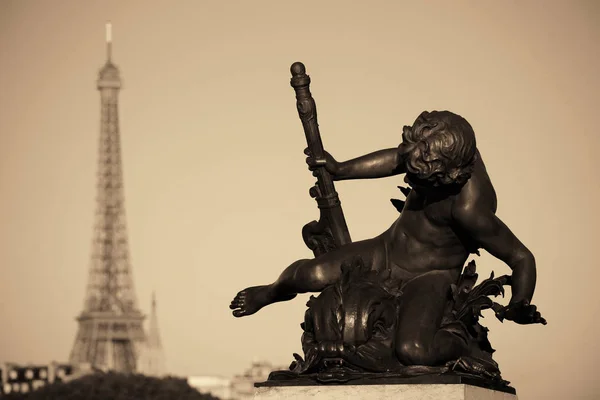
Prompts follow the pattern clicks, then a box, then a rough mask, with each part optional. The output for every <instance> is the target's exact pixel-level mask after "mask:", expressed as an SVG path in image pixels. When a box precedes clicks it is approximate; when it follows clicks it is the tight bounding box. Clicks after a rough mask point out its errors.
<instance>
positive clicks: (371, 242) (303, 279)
mask: <svg viewBox="0 0 600 400" xmlns="http://www.w3.org/2000/svg"><path fill="white" fill-rule="evenodd" d="M356 256H361V257H362V259H363V261H364V263H365V264H367V265H371V267H372V268H374V269H379V268H382V267H384V266H385V262H386V257H385V245H384V243H383V239H382V238H381V237H376V238H374V239H368V240H363V241H360V242H354V243H349V244H347V245H345V246H342V247H340V248H339V249H336V250H333V251H331V252H329V253H325V254H323V255H321V256H319V257H316V258H314V259H312V260H308V259H306V260H298V261H296V262H294V263H293V264H292V265H290V266H289V267H287V268H286V269H285V270H284V271H283V273H282V274H281V276H279V278H278V279H277V280H276V281H275V282H274V283H272V284H270V285H263V286H254V287H249V288H247V289H244V290H242V291H241V292H239V293H238V294H237V296H236V297H235V298H234V299H233V301H232V302H231V305H230V306H229V308H231V309H232V310H234V311H233V315H234V316H236V317H243V316H246V315H251V314H254V313H255V312H257V311H258V310H260V309H261V308H263V307H264V306H266V305H269V304H272V303H276V302H279V301H286V300H291V299H293V298H294V297H296V295H297V294H298V293H308V292H320V291H321V290H323V289H324V288H326V287H327V286H329V285H331V284H333V283H335V282H336V281H337V280H338V279H339V278H340V275H341V265H342V263H343V262H344V261H347V260H350V259H352V258H354V257H356Z"/></svg>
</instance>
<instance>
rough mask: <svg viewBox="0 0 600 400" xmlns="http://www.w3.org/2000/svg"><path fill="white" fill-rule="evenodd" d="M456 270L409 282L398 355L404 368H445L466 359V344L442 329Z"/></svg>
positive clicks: (401, 311)
mask: <svg viewBox="0 0 600 400" xmlns="http://www.w3.org/2000/svg"><path fill="white" fill-rule="evenodd" d="M458 273H460V271H456V270H436V271H431V272H427V273H425V274H423V275H420V276H418V277H416V278H414V279H412V280H411V281H409V282H407V283H406V285H405V286H404V287H403V289H402V302H401V305H400V309H399V315H398V316H399V319H398V329H397V332H396V355H397V357H398V359H399V360H400V362H401V363H403V364H404V365H427V366H436V365H442V364H444V363H446V362H448V361H451V360H456V359H458V358H459V357H461V356H463V355H465V352H466V350H467V343H466V342H465V341H464V340H463V339H461V338H460V337H459V336H456V335H454V334H452V333H450V332H448V331H446V330H443V329H440V326H441V322H442V318H443V316H444V312H445V308H446V305H447V303H448V300H449V296H448V293H449V290H450V285H451V284H453V283H455V282H456V279H457V274H458Z"/></svg>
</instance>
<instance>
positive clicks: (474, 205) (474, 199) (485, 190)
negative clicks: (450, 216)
mask: <svg viewBox="0 0 600 400" xmlns="http://www.w3.org/2000/svg"><path fill="white" fill-rule="evenodd" d="M496 205H497V199H496V191H495V190H494V186H493V185H492V182H491V180H490V177H489V175H488V173H487V170H486V168H485V164H484V163H483V159H482V158H481V155H480V154H479V151H477V160H476V161H475V166H474V168H473V172H472V173H471V177H470V178H469V180H468V181H467V182H466V183H465V184H464V185H463V187H462V188H461V189H460V191H459V193H458V194H457V195H456V196H455V197H454V202H453V212H473V211H475V210H478V209H481V210H483V209H492V210H493V212H496Z"/></svg>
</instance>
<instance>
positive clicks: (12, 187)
mask: <svg viewBox="0 0 600 400" xmlns="http://www.w3.org/2000/svg"><path fill="white" fill-rule="evenodd" d="M107 20H111V21H112V23H113V41H114V45H113V59H114V61H115V63H116V64H117V65H118V67H119V68H120V70H121V74H122V78H123V82H124V86H123V90H122V92H121V97H120V118H121V120H120V122H121V132H122V148H123V157H124V158H123V164H124V178H125V196H126V208H127V224H128V233H129V238H130V246H131V247H130V250H131V261H132V265H133V274H134V277H135V287H136V288H135V289H136V292H137V296H138V299H139V302H140V304H141V305H142V308H143V310H144V312H148V311H149V310H150V301H151V292H152V291H153V290H155V291H156V294H157V300H158V312H159V324H160V329H161V336H162V339H163V343H164V347H165V352H166V357H167V363H168V366H169V369H170V371H171V372H172V373H174V374H182V375H184V374H185V375H187V374H211V375H224V376H229V375H232V374H236V373H240V372H242V371H243V370H244V369H245V368H246V367H247V366H248V365H249V363H250V362H251V361H252V360H253V359H254V358H259V359H266V360H269V361H271V362H274V363H276V364H280V365H283V366H286V365H289V362H290V361H292V359H293V358H292V353H293V352H300V351H301V349H300V335H301V329H300V322H301V321H302V318H303V313H304V309H305V302H306V299H307V296H300V298H298V299H296V300H295V301H292V302H289V303H281V304H276V305H273V306H270V307H267V308H266V309H264V310H262V311H261V312H259V313H258V314H256V315H255V316H252V317H248V318H245V319H235V318H233V317H232V316H231V314H230V310H229V309H228V305H229V302H230V301H231V299H232V297H233V296H234V295H235V294H236V292H237V291H239V290H240V289H243V288H244V287H246V286H250V285H256V284H264V283H270V282H271V281H273V280H274V279H275V278H276V277H277V276H278V274H279V273H280V272H281V270H282V269H283V268H285V267H286V266H287V265H289V264H290V263H291V262H293V261H294V260H296V259H298V258H304V257H309V256H310V255H311V253H310V252H309V250H308V249H306V248H305V246H304V244H303V242H302V238H301V235H300V230H301V228H302V226H303V225H304V224H305V223H307V222H309V221H311V220H313V219H315V218H316V217H317V215H318V214H317V207H316V204H315V202H314V200H312V199H311V198H310V197H309V195H308V189H309V188H310V186H311V185H312V183H313V179H314V178H313V177H312V176H311V174H310V173H309V172H308V171H307V170H306V167H305V163H304V157H305V156H304V155H303V153H302V150H303V149H304V147H305V146H306V142H305V139H304V134H303V131H302V125H301V123H300V120H299V118H298V114H297V111H296V108H295V99H294V91H293V89H292V88H291V87H290V86H289V79H290V73H289V67H290V65H291V64H292V63H293V62H294V61H302V62H304V63H305V64H306V68H307V72H308V74H309V75H310V76H311V78H312V92H313V95H314V97H315V99H316V102H317V109H318V111H319V122H320V127H321V134H322V137H323V141H324V145H325V148H326V149H327V150H329V151H330V152H331V153H332V154H333V155H334V156H335V157H336V158H338V159H340V160H344V159H347V158H351V157H355V156H358V155H361V154H363V153H366V152H370V151H374V150H378V149H381V148H385V147H392V146H397V145H398V144H399V142H400V140H401V128H402V126H403V125H404V124H410V123H412V121H413V120H414V119H415V117H416V116H417V115H418V114H419V113H420V112H421V111H423V110H433V109H448V110H451V111H453V112H456V113H459V114H461V115H463V116H464V117H465V118H467V120H469V121H470V122H471V124H472V125H473V127H474V129H475V132H476V135H477V140H478V146H479V148H480V151H481V153H482V157H483V158H484V160H485V162H486V164H487V168H488V172H489V174H490V176H491V178H492V181H493V182H494V184H495V187H496V191H497V193H498V199H499V202H498V203H499V207H498V215H499V216H500V218H502V219H503V220H504V221H505V222H506V224H507V225H509V227H511V229H512V230H513V231H514V232H515V234H516V235H517V236H518V237H519V238H520V239H521V240H522V241H523V242H524V243H525V244H526V245H527V246H528V247H529V248H530V249H531V250H532V252H533V253H534V254H535V256H536V260H537V263H538V286H537V291H536V294H535V296H534V303H535V304H536V305H538V307H539V310H540V311H541V312H542V315H543V316H544V317H546V319H547V320H548V325H547V326H545V327H543V326H518V325H516V324H513V323H508V322H507V323H504V324H501V323H499V322H498V321H497V320H496V319H495V318H494V317H493V314H492V313H489V312H487V313H485V316H486V318H485V319H484V320H483V321H482V323H483V324H484V325H486V326H488V327H489V328H490V329H491V333H490V339H491V342H492V345H493V346H494V348H496V349H497V352H496V353H495V358H496V360H497V361H498V362H499V364H500V367H501V370H502V373H503V376H504V377H505V378H506V379H507V380H509V381H511V382H512V384H513V385H514V386H515V387H516V388H517V390H518V392H519V395H520V397H521V398H522V399H574V400H575V399H591V398H592V397H591V396H592V395H593V394H594V393H596V394H597V393H599V392H600V384H599V383H597V382H596V383H594V380H595V378H597V365H598V357H600V344H599V343H598V336H597V332H598V329H599V328H600V324H599V323H598V314H599V313H600V301H599V298H598V282H599V279H600V271H599V269H598V268H599V264H598V261H597V258H596V255H595V252H597V250H598V238H597V237H598V236H597V233H598V226H600V214H599V212H598V204H600V184H599V180H600V179H599V177H598V161H597V159H595V158H594V156H596V155H597V154H598V148H599V146H600V138H599V135H600V132H599V131H598V123H597V122H596V118H597V116H598V95H597V93H598V91H599V90H600V78H599V75H598V71H600V56H599V52H600V47H599V46H598V43H599V41H600V6H599V3H598V2H596V1H593V0H590V1H559V0H552V1H543V0H528V1H516V0H511V1H503V2H497V1H489V0H486V1H475V0H473V1H462V0H456V1H452V2H450V1H428V2H418V1H410V2H409V1H369V2H366V1H364V2H346V1H334V0H329V1H326V2H320V1H312V0H311V1H303V2H290V1H276V0H271V1H266V0H257V1H252V2H249V1H241V0H235V1H234V0H230V1H216V0H213V1H207V0H206V1H202V0H187V1H185V0H178V1H151V2H150V1H141V0H129V1H116V0H112V1H109V0H105V1H85V2H84V1H79V0H71V1H64V0H53V1H41V0H39V1H31V0H0V88H1V89H0V271H1V278H0V321H1V328H0V361H15V362H20V363H26V362H34V363H43V362H48V361H50V360H62V361H66V360H67V359H68V356H69V352H70V350H71V346H72V344H73V341H74V338H75V333H76V328H77V325H76V322H75V319H74V318H75V317H76V315H77V314H78V313H79V312H80V311H81V309H82V306H83V299H84V289H85V285H86V283H87V275H88V267H89V259H90V252H91V242H92V226H93V216H94V210H95V202H94V201H95V200H94V198H95V189H96V188H95V174H96V166H97V146H98V135H99V121H100V107H99V106H100V97H99V93H98V91H97V90H96V88H95V80H96V77H97V72H98V70H99V68H100V67H101V66H102V64H103V63H104V61H105V44H104V24H105V22H106V21H107ZM398 184H402V178H401V177H397V178H388V179H384V180H374V181H350V182H341V183H338V184H337V189H338V192H339V193H340V197H341V200H342V204H343V208H344V212H345V214H346V219H347V222H348V226H349V228H350V231H351V234H352V237H353V239H354V240H359V239H365V238H368V237H372V236H374V235H377V234H379V233H381V232H382V231H383V230H385V229H387V228H388V227H389V225H390V224H391V223H392V222H393V221H394V219H395V218H396V216H397V213H396V211H395V209H394V207H393V206H392V205H391V203H390V202H389V199H390V198H392V197H398V196H399V195H400V193H399V192H398V190H397V189H396V186H397V185H398ZM477 263H478V266H479V272H480V276H481V277H482V278H485V277H487V276H488V275H489V274H490V272H491V271H492V270H493V271H495V273H496V275H501V274H505V273H508V272H509V271H510V270H509V269H508V267H506V266H505V265H504V264H502V263H501V262H499V261H496V260H494V259H493V258H492V257H491V256H489V255H488V254H483V255H482V257H480V258H478V259H477ZM504 301H508V298H507V299H505V300H504Z"/></svg>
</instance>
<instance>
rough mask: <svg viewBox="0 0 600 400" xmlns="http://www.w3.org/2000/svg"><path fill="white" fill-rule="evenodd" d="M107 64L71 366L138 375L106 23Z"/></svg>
mask: <svg viewBox="0 0 600 400" xmlns="http://www.w3.org/2000/svg"><path fill="white" fill-rule="evenodd" d="M106 44H107V55H106V56H107V59H106V62H105V64H104V66H103V67H102V68H101V69H100V72H99V75H98V81H97V87H98V90H99V91H100V99H101V124H100V141H99V156H98V175H97V176H98V181H97V204H96V218H95V226H94V234H93V244H92V257H91V265H90V270H89V281H88V285H87V290H86V295H85V302H84V306H83V311H82V313H81V314H80V315H79V317H78V318H77V321H78V323H79V326H78V331H77V335H76V338H75V343H74V345H73V349H72V351H71V356H70V363H71V364H72V365H74V366H77V365H80V364H84V363H85V364H91V365H92V366H93V367H96V368H101V369H106V370H112V371H117V372H135V371H136V369H137V360H138V356H139V349H140V347H142V346H143V344H144V343H145V340H146V336H145V332H144V329H143V321H144V318H145V317H144V315H142V313H141V312H140V310H139V309H138V306H137V300H136V296H135V291H134V286H133V278H132V270H131V265H130V261H129V248H128V241H127V229H126V223H125V198H124V193H123V171H122V165H121V139H120V131H119V114H118V95H119V91H120V89H121V78H120V74H119V69H118V68H117V67H116V66H115V65H114V64H113V63H112V25H111V24H110V23H107V24H106Z"/></svg>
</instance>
